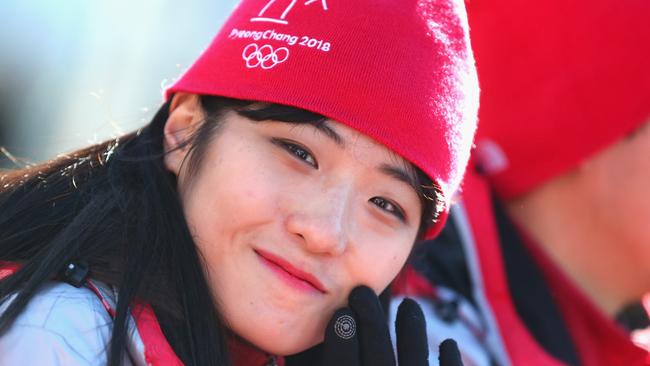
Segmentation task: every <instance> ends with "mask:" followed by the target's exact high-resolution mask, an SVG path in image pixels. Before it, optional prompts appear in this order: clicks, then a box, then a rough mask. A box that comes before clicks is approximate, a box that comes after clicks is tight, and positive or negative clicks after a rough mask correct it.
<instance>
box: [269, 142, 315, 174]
mask: <svg viewBox="0 0 650 366" xmlns="http://www.w3.org/2000/svg"><path fill="white" fill-rule="evenodd" d="M275 143H276V144H278V145H280V146H281V147H282V148H284V149H285V150H287V151H288V152H289V153H291V154H292V155H294V156H295V157H296V158H298V159H300V160H303V161H304V162H306V163H307V164H309V165H311V166H313V167H314V168H318V163H317V162H316V159H315V158H314V156H313V155H312V154H311V153H310V152H309V150H307V149H306V148H304V147H302V146H300V145H298V144H295V143H292V142H289V141H284V140H275Z"/></svg>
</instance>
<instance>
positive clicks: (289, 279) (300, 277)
mask: <svg viewBox="0 0 650 366" xmlns="http://www.w3.org/2000/svg"><path fill="white" fill-rule="evenodd" d="M255 253H256V254H257V255H258V257H259V259H260V261H261V262H262V263H263V264H264V265H265V266H266V267H267V268H269V269H270V270H271V272H273V273H274V274H276V275H277V277H278V278H279V279H280V280H282V281H283V282H285V283H286V284H287V285H289V286H290V287H291V288H294V289H296V290H298V291H300V292H307V293H312V294H326V293H327V290H326V289H325V286H323V284H322V283H321V282H320V281H319V280H318V278H316V277H315V276H314V275H312V274H311V273H309V272H307V271H304V270H302V269H300V268H297V267H296V266H294V265H293V264H291V263H290V262H289V261H287V260H285V259H283V258H282V257H280V256H277V255H275V254H271V253H269V252H267V251H264V250H261V249H257V250H255Z"/></svg>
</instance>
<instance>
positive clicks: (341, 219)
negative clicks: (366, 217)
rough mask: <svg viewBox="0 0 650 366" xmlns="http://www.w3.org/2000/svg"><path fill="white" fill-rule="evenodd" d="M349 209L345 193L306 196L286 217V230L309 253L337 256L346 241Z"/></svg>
mask: <svg viewBox="0 0 650 366" xmlns="http://www.w3.org/2000/svg"><path fill="white" fill-rule="evenodd" d="M350 206H351V205H350V203H349V194H348V193H346V192H345V191H339V192H336V193H333V192H332V193H331V194H322V193H321V194H318V195H317V196H316V197H310V198H309V199H308V200H306V201H305V202H300V205H299V206H298V207H297V208H296V209H295V210H294V212H292V213H291V214H290V215H289V216H288V219H287V221H286V227H287V230H288V231H289V232H290V233H291V234H293V235H296V236H299V237H300V240H301V241H302V242H303V245H304V247H305V249H306V250H308V251H310V252H312V253H315V254H325V255H332V256H337V255H341V254H343V253H344V252H345V250H346V248H347V246H348V241H349V232H348V231H349V230H348V227H349V225H348V224H349V222H350V220H349V211H350V208H349V207H350Z"/></svg>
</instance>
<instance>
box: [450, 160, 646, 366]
mask: <svg viewBox="0 0 650 366" xmlns="http://www.w3.org/2000/svg"><path fill="white" fill-rule="evenodd" d="M463 204H464V205H465V209H466V212H467V216H468V220H469V222H470V226H471V230H472V235H473V237H474V241H475V245H476V250H477V253H478V257H479V263H480V271H481V275H482V279H483V286H484V288H485V294H486V296H487V298H488V302H489V304H490V306H491V310H492V313H493V314H494V316H495V318H496V320H497V324H498V327H499V330H500V333H501V335H502V337H501V338H502V340H503V342H504V344H505V346H506V349H507V352H508V355H509V357H510V360H511V361H512V364H513V365H530V366H560V365H563V363H561V362H560V361H558V360H556V359H555V358H553V357H552V356H551V355H549V354H547V353H546V352H545V351H544V349H543V348H542V347H541V346H540V345H539V344H537V342H536V341H535V339H534V337H533V336H532V335H531V334H530V333H529V331H528V330H527V329H526V326H525V324H524V323H523V322H522V321H521V319H520V318H519V316H518V315H517V311H516V309H515V307H514V304H513V302H512V298H511V296H510V293H509V290H508V284H507V278H506V273H505V271H504V268H505V267H504V264H503V260H502V254H501V247H500V245H499V234H498V229H497V226H496V222H495V218H494V215H493V211H492V201H491V197H490V190H489V186H488V184H487V182H486V181H485V180H484V179H483V178H482V177H480V176H479V175H477V174H476V173H475V172H474V171H471V170H470V171H468V174H467V176H466V177H465V181H464V183H463ZM524 239H525V242H526V244H528V248H529V249H531V252H532V253H533V255H534V258H535V260H536V262H537V263H538V265H540V267H541V269H542V273H543V275H544V278H545V280H546V282H547V284H548V286H549V288H550V289H551V293H552V295H553V297H554V300H555V301H556V303H557V304H558V307H559V308H560V311H561V313H562V316H563V318H564V321H565V323H566V324H567V327H568V328H569V333H570V334H571V338H572V339H573V340H574V342H575V345H576V347H577V351H578V355H579V357H580V360H581V362H582V364H583V365H585V366H605V365H607V366H611V365H625V366H637V365H646V366H647V365H650V357H649V355H648V353H647V352H646V351H644V350H642V349H641V348H638V347H636V346H635V345H634V344H633V343H632V341H631V340H630V335H629V334H627V333H625V332H624V331H623V330H622V329H620V328H619V327H618V326H617V325H616V324H615V323H614V322H613V321H612V320H610V319H608V318H607V317H606V316H605V315H603V314H602V313H601V312H600V311H599V310H598V309H597V308H595V306H594V305H593V303H592V302H591V301H590V300H589V299H587V298H586V297H585V295H584V294H582V293H581V292H580V291H579V290H578V289H577V288H576V287H575V285H573V284H572V283H571V282H570V281H569V280H568V279H567V277H566V276H565V275H564V274H563V273H562V272H560V271H559V269H558V268H557V267H556V266H555V265H554V264H553V263H552V262H551V261H550V260H549V259H548V258H547V257H546V256H545V255H544V254H543V253H542V252H541V251H540V250H539V249H538V247H537V246H535V245H532V244H531V241H530V239H529V238H524Z"/></svg>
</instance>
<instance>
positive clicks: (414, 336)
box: [286, 286, 462, 366]
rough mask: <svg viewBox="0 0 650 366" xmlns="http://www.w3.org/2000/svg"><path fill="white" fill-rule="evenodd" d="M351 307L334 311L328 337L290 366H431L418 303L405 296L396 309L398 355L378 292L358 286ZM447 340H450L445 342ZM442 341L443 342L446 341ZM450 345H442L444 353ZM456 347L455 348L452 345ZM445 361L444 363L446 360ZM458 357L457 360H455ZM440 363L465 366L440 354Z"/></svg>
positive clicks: (350, 301)
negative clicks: (394, 348)
mask: <svg viewBox="0 0 650 366" xmlns="http://www.w3.org/2000/svg"><path fill="white" fill-rule="evenodd" d="M348 304H349V307H345V308H341V309H339V310H337V311H336V312H335V313H334V316H333V317H332V319H331V320H330V322H329V324H328V325H327V328H326V330H325V340H324V342H323V343H322V344H320V345H318V346H316V347H313V348H311V349H309V350H307V351H305V352H302V353H300V354H298V355H294V356H291V357H288V358H287V360H286V361H287V363H286V364H287V366H307V365H309V366H396V365H399V366H428V365H429V361H428V357H429V348H428V344H427V334H426V323H425V320H424V315H423V314H422V310H421V309H420V306H418V304H417V303H416V302H415V301H413V300H411V299H404V301H402V303H401V304H400V306H399V309H398V311H397V320H396V321H395V330H396V333H397V358H398V360H399V362H398V363H396V362H395V355H394V354H393V346H392V343H391V340H390V334H389V331H388V326H387V324H386V323H387V322H386V315H385V314H384V311H383V309H382V307H381V304H380V303H379V299H378V298H377V295H376V294H375V293H374V292H373V291H372V290H371V289H370V288H368V287H366V286H359V287H356V288H355V289H354V290H352V292H351V293H350V296H349V297H348ZM445 342H447V341H445ZM445 342H443V344H445ZM451 342H452V344H451V346H447V345H446V344H445V345H444V346H443V345H441V352H442V351H443V349H444V350H445V355H449V351H448V350H451V353H452V354H453V351H454V350H455V352H456V353H458V349H457V348H455V342H453V341H451ZM452 346H453V347H452ZM443 360H444V363H443ZM454 360H456V361H454ZM440 366H462V363H461V362H460V357H458V358H454V357H448V356H445V357H443V356H442V353H441V357H440Z"/></svg>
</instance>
